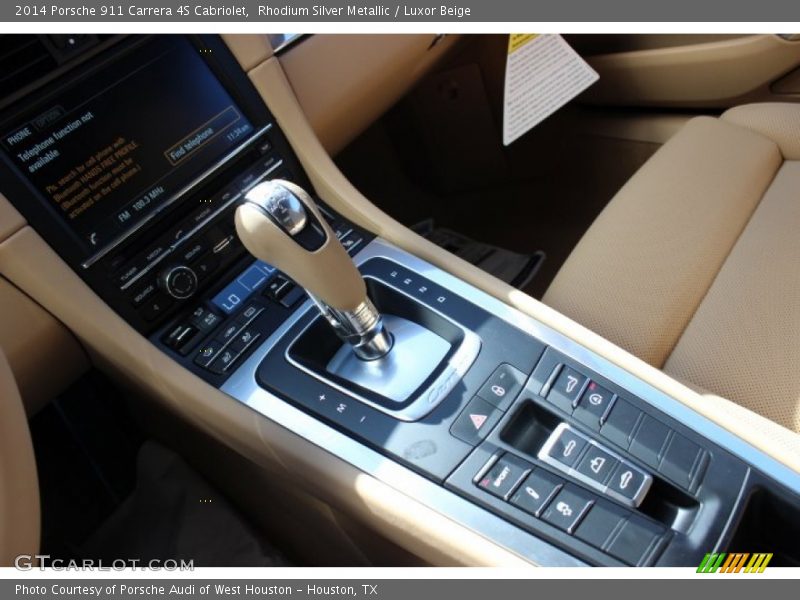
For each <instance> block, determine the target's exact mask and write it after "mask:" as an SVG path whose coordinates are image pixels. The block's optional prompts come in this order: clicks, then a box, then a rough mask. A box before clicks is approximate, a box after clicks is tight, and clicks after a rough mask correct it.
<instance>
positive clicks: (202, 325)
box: [192, 306, 222, 331]
mask: <svg viewBox="0 0 800 600" xmlns="http://www.w3.org/2000/svg"><path fill="white" fill-rule="evenodd" d="M221 320H222V317H220V316H219V315H218V314H216V313H213V312H211V311H210V310H208V309H206V308H203V307H202V306H198V307H197V308H196V309H194V312H193V313H192V324H193V325H194V326H195V327H197V328H198V329H199V330H200V331H211V330H212V329H214V328H215V327H216V326H217V325H219V322H220V321H221Z"/></svg>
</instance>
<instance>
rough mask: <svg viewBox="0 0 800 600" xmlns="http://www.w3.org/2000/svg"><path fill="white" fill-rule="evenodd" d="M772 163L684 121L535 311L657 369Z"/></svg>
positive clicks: (729, 129)
mask: <svg viewBox="0 0 800 600" xmlns="http://www.w3.org/2000/svg"><path fill="white" fill-rule="evenodd" d="M781 162H782V157H781V154H780V152H779V149H778V146H777V145H776V144H775V142H773V141H771V140H769V139H768V138H766V137H764V136H763V135H761V134H758V133H755V132H753V131H751V130H749V129H746V128H743V127H739V126H736V125H731V124H729V123H727V122H725V121H721V120H719V119H713V118H708V117H699V118H696V119H693V120H691V121H689V122H688V123H687V124H686V126H685V127H684V128H683V129H681V131H680V132H678V133H677V134H676V135H675V136H674V137H673V138H672V139H671V140H670V141H669V142H667V143H666V144H665V145H664V146H662V147H661V148H660V149H659V151H658V152H656V154H654V155H653V157H652V158H651V159H650V160H649V161H648V162H647V163H646V164H645V165H644V166H643V167H642V168H641V169H640V170H639V172H638V173H636V175H634V176H633V177H632V178H631V179H630V181H628V183H627V184H626V185H625V186H624V187H623V188H622V189H621V190H620V191H619V192H618V193H617V195H616V196H615V197H614V199H613V200H612V201H611V202H610V203H609V204H608V206H607V207H606V208H605V209H604V210H603V212H602V213H601V214H600V216H599V217H598V218H597V220H596V221H595V223H594V224H593V225H592V227H591V228H590V229H589V231H587V233H586V234H585V235H584V237H583V238H582V239H581V241H580V242H579V244H578V245H577V247H576V248H575V250H574V251H573V252H572V254H571V255H570V257H569V258H568V259H567V261H566V262H565V263H564V265H563V267H562V268H561V270H560V271H559V273H558V275H557V276H556V278H555V280H554V281H553V283H552V284H551V285H550V288H549V289H548V291H547V293H546V294H545V296H544V299H543V300H544V302H545V304H548V305H550V306H552V307H553V308H555V309H556V310H558V311H560V312H562V313H564V314H566V315H567V316H569V317H571V318H572V319H574V320H575V321H577V322H579V323H581V324H582V325H584V326H586V327H588V328H589V329H592V330H594V331H595V332H597V333H599V334H600V335H602V336H604V337H606V338H607V339H609V340H611V341H612V342H614V343H616V344H617V345H619V346H621V347H622V348H624V349H626V350H628V351H629V352H631V353H632V354H635V355H636V356H638V357H639V358H642V359H643V360H645V361H647V362H648V363H650V364H652V365H654V366H656V367H659V368H660V367H663V365H664V363H665V362H666V360H667V358H668V357H669V355H670V353H671V352H672V349H673V347H674V346H675V344H676V343H677V341H678V338H679V337H680V336H681V334H682V333H683V331H684V329H685V328H686V326H687V325H688V323H689V321H690V320H691V318H692V315H694V313H695V311H696V310H697V307H698V306H699V304H700V302H701V301H702V299H703V296H705V294H706V292H707V291H708V289H709V287H710V286H711V283H712V281H713V280H714V277H716V275H717V273H718V272H719V270H720V268H721V266H722V264H723V262H724V261H725V259H726V257H727V256H728V254H729V252H730V251H731V248H732V247H733V245H734V244H735V243H736V240H737V239H738V237H739V235H740V234H741V232H742V230H743V229H744V227H745V225H746V224H747V222H748V220H749V219H750V216H751V215H752V214H753V211H754V210H755V208H756V206H758V203H759V202H760V200H761V197H762V195H763V194H764V192H765V190H766V189H767V187H768V186H769V184H770V182H771V181H772V178H773V177H774V175H775V173H776V171H777V170H778V168H779V166H780V165H781Z"/></svg>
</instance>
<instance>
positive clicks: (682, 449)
mask: <svg viewBox="0 0 800 600" xmlns="http://www.w3.org/2000/svg"><path fill="white" fill-rule="evenodd" d="M700 452H701V450H700V446H698V445H697V444H695V443H694V442H691V441H689V440H687V439H686V438H685V437H684V436H682V435H680V434H678V433H676V434H675V435H673V436H672V440H671V441H670V443H669V447H668V448H667V451H666V452H665V453H664V458H663V459H662V460H661V465H659V467H658V471H659V473H661V474H662V475H664V476H666V477H668V478H669V479H671V480H672V481H674V482H675V483H677V484H678V485H680V486H682V487H684V488H688V487H689V486H690V485H691V483H692V473H693V471H694V469H695V465H696V464H697V463H698V462H699V460H698V459H699V456H700Z"/></svg>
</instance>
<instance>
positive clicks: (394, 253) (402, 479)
mask: <svg viewBox="0 0 800 600" xmlns="http://www.w3.org/2000/svg"><path fill="white" fill-rule="evenodd" d="M377 257H383V258H387V259H389V260H393V261H395V262H397V263H399V264H402V265H403V266H406V267H408V268H410V269H412V270H414V271H416V272H418V273H420V274H421V275H422V276H424V277H426V278H428V279H430V280H431V281H433V282H435V283H437V284H439V285H441V286H443V287H445V288H447V289H449V290H450V291H452V292H453V293H455V294H458V295H460V296H462V297H463V298H466V299H467V300H469V301H471V302H473V303H475V304H477V305H479V306H481V308H483V309H484V310H486V311H488V312H490V313H492V314H493V315H494V316H496V317H497V318H500V319H502V320H504V321H506V322H507V323H509V324H511V325H513V326H514V327H517V328H518V329H521V330H522V331H525V332H526V333H528V334H529V335H531V336H533V337H535V338H537V339H539V340H541V341H542V342H544V343H545V344H547V345H549V346H552V347H553V348H554V349H556V350H557V351H559V352H561V353H562V354H564V355H566V356H568V357H570V358H572V359H574V360H576V361H578V362H580V363H582V364H584V365H585V366H586V367H588V368H589V369H592V370H594V371H596V372H598V373H601V374H602V375H603V376H604V377H606V378H608V379H609V380H611V381H614V382H616V383H617V384H618V385H620V386H621V387H623V388H624V389H626V390H628V391H629V392H630V393H631V394H634V395H636V396H638V397H639V398H641V399H643V400H644V401H645V402H647V403H649V404H651V405H652V406H653V407H654V408H656V409H658V410H660V411H662V412H664V413H665V414H667V415H669V416H670V417H672V418H673V419H676V420H677V421H680V422H681V423H683V424H684V425H686V426H689V427H690V428H691V429H693V430H695V431H696V432H698V433H699V434H700V435H702V436H704V437H706V438H707V439H709V440H710V441H711V442H713V443H715V444H717V445H719V446H721V447H722V448H724V449H726V450H727V451H729V452H731V453H732V454H734V455H736V456H738V457H739V458H741V459H742V460H744V461H745V462H746V463H749V464H750V465H752V466H753V467H756V468H758V469H760V470H761V471H763V472H764V473H766V474H767V475H769V476H770V477H772V478H774V479H775V480H777V481H778V482H780V483H781V484H782V485H784V486H786V487H787V488H789V489H790V490H792V491H794V492H795V493H798V494H800V473H796V472H795V471H793V470H791V469H789V468H788V467H787V466H786V465H784V464H782V463H780V462H778V461H776V460H775V459H773V458H772V457H770V456H768V455H766V454H764V453H763V452H761V451H760V450H758V449H756V448H754V447H753V446H751V445H749V444H748V443H747V442H745V441H744V440H742V439H741V438H739V437H737V436H735V435H733V434H732V433H730V432H729V431H727V430H725V429H723V428H722V427H720V426H719V425H717V424H716V423H714V422H712V421H711V420H709V419H708V418H707V417H705V416H703V415H701V414H699V413H697V412H695V411H694V410H692V409H691V408H689V407H688V406H686V405H685V404H683V403H681V402H680V401H678V400H675V399H674V398H671V397H670V396H668V395H666V394H665V393H663V392H661V391H659V390H658V389H656V388H654V387H652V386H651V385H649V384H647V383H646V382H644V381H642V380H640V379H639V378H637V377H635V376H633V375H632V374H630V373H628V372H627V371H625V370H624V369H622V368H621V367H619V366H617V365H615V364H614V363H612V362H610V361H609V360H607V359H605V358H603V357H601V356H599V355H597V354H595V353H594V352H592V351H590V350H589V349H587V348H585V347H583V346H581V345H580V344H577V343H576V342H574V341H573V340H571V339H569V338H567V337H566V336H564V335H562V334H561V333H558V332H557V331H555V330H553V329H551V328H550V327H547V326H546V325H544V324H543V323H540V322H539V321H536V320H535V319H533V318H532V317H529V316H528V315H525V314H523V313H522V312H520V311H518V310H516V309H514V308H512V307H511V306H508V305H507V304H505V303H503V302H502V301H500V300H498V299H497V298H495V297H493V296H490V295H489V294H487V293H485V292H483V291H481V290H479V289H477V288H475V287H473V286H472V285H470V284H469V283H467V282H465V281H463V280H461V279H458V278H457V277H454V276H453V275H450V274H449V273H447V272H445V271H443V270H441V269H439V268H438V267H435V266H433V265H431V264H430V263H427V262H425V261H423V260H422V259H419V258H417V257H415V256H413V255H411V254H408V253H407V252H405V251H403V250H400V249H399V248H397V247H395V246H392V245H391V244H389V243H387V242H385V241H383V240H374V241H372V242H370V243H369V244H368V245H367V246H365V247H364V249H363V250H362V251H361V252H360V253H359V254H358V255H357V256H356V257H355V261H356V263H357V264H361V263H364V262H365V261H367V260H369V259H370V258H377ZM310 308H312V304H311V301H310V300H308V301H306V303H305V304H304V306H303V309H302V310H298V311H297V312H295V314H294V315H293V316H292V317H290V318H289V319H288V320H287V321H286V322H285V323H284V324H283V325H282V326H281V327H280V328H279V329H278V330H277V331H276V332H275V333H274V334H273V335H272V336H270V338H268V339H267V340H266V341H265V342H264V343H263V344H261V346H260V347H259V348H258V349H257V350H256V351H255V352H254V353H253V354H252V355H251V356H250V357H249V358H248V359H247V360H246V361H245V362H244V363H242V365H241V366H240V367H239V368H238V369H237V370H236V371H235V373H234V374H233V375H232V376H231V377H230V378H229V379H228V381H227V382H226V383H225V384H224V385H223V386H222V388H221V390H222V391H223V392H225V393H226V394H228V395H230V396H231V397H233V398H235V399H237V400H239V401H240V402H242V403H243V404H245V405H247V406H249V407H250V408H252V409H253V410H255V411H256V412H258V413H260V414H262V415H264V416H265V417H266V418H269V419H270V420H272V421H273V422H275V423H278V424H280V425H282V426H283V427H285V428H287V429H289V430H291V431H293V432H294V433H296V434H297V435H299V436H301V437H303V438H304V439H306V440H308V441H310V442H311V443H313V444H315V445H316V446H318V447H320V448H323V449H324V450H326V451H327V452H329V453H331V454H333V455H334V456H337V457H338V458H340V459H342V460H343V461H345V462H347V463H349V464H351V465H353V466H354V467H356V468H358V469H360V470H361V471H363V472H364V473H368V474H369V475H371V476H373V477H375V478H376V479H378V480H380V481H382V482H384V483H386V484H387V485H389V486H391V487H393V488H394V489H396V490H398V491H399V492H400V493H403V494H406V495H408V496H410V497H413V498H415V499H416V500H418V501H419V502H421V503H423V504H425V505H426V506H428V507H429V508H431V509H433V510H435V511H437V512H439V513H441V514H442V515H444V516H446V517H448V518H449V519H451V520H453V521H455V522H457V523H459V524H460V525H463V526H464V527H467V528H469V529H471V530H472V531H474V532H476V533H478V534H480V535H481V536H483V537H485V538H486V539H488V540H490V541H492V542H493V543H495V544H498V545H500V546H503V547H505V548H507V549H508V550H510V551H512V552H514V553H516V554H517V555H519V556H521V557H523V558H525V559H527V560H529V561H531V562H532V563H534V564H539V565H547V566H585V563H584V562H582V561H580V560H578V559H576V558H575V557H573V556H571V555H569V554H567V553H566V552H564V551H563V550H561V549H559V548H557V547H555V546H553V545H552V544H550V543H548V542H545V541H544V540H542V539H539V538H537V537H535V536H533V535H531V534H529V533H527V532H526V531H524V530H522V529H520V528H518V527H516V526H515V525H512V524H510V523H508V522H507V521H505V520H504V519H501V518H500V517H498V516H496V515H494V514H493V513H491V512H489V511H488V510H485V509H483V508H481V507H479V506H478V505H476V504H473V503H472V502H469V501H468V500H465V499H463V498H461V497H460V496H458V495H456V494H455V493H453V492H450V491H449V490H447V489H445V488H443V487H441V486H439V485H437V484H435V483H433V482H432V481H429V480H428V479H425V478H424V477H422V476H421V475H418V474H417V473H414V472H413V471H411V470H410V469H407V468H406V467H403V466H401V465H400V464H398V463H396V462H394V461H393V460H391V459H390V458H387V457H386V456H384V455H382V454H379V453H378V452H376V451H374V450H372V449H370V448H368V447H366V446H364V445H363V444H361V443H360V442H358V441H357V440H355V439H353V438H351V437H349V436H347V435H345V434H343V433H341V432H339V431H337V430H335V429H334V428H333V427H330V426H328V425H326V424H325V423H322V422H321V421H319V420H317V419H316V418H314V417H313V416H311V415H309V414H307V413H305V412H303V411H302V410H300V409H299V408H296V407H294V406H292V405H290V404H288V403H286V402H284V401H283V400H281V399H280V398H278V397H277V396H275V395H273V394H271V393H269V392H268V391H267V390H265V389H263V388H261V387H260V386H259V385H258V383H257V381H256V370H257V368H258V366H259V365H260V364H261V361H262V360H263V358H264V356H265V355H266V354H267V352H268V351H269V349H270V348H271V347H272V346H273V345H274V344H275V343H276V342H277V341H278V340H279V339H280V338H281V337H282V336H283V335H284V334H285V333H286V332H287V331H289V329H290V328H291V327H292V326H293V325H294V324H295V323H296V322H297V320H298V319H299V318H301V317H302V315H303V314H305V311H306V310H308V309H310Z"/></svg>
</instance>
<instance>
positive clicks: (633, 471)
mask: <svg viewBox="0 0 800 600" xmlns="http://www.w3.org/2000/svg"><path fill="white" fill-rule="evenodd" d="M644 479H645V474H644V473H642V472H641V471H640V470H639V469H637V468H636V467H633V466H631V465H629V464H627V463H619V465H617V468H616V469H615V470H614V473H613V474H612V475H611V479H609V481H608V489H609V491H611V492H616V493H617V494H619V495H620V496H622V497H623V498H627V499H628V500H633V499H634V498H635V497H636V495H637V494H638V493H639V490H640V489H641V487H642V483H644Z"/></svg>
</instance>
